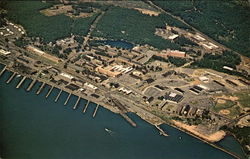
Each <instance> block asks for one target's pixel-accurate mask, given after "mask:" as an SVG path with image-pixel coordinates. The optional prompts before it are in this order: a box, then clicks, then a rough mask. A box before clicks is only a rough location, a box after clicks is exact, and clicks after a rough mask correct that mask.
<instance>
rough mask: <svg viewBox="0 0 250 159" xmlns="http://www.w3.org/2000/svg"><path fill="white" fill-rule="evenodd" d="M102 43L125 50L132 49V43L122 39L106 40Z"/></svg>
mask: <svg viewBox="0 0 250 159" xmlns="http://www.w3.org/2000/svg"><path fill="white" fill-rule="evenodd" d="M103 43H104V44H106V45H110V46H112V47H117V48H123V49H127V50H129V49H132V48H133V46H134V45H133V44H131V43H129V42H126V41H122V40H106V41H103Z"/></svg>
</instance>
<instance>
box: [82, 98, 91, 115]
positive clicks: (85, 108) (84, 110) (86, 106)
mask: <svg viewBox="0 0 250 159" xmlns="http://www.w3.org/2000/svg"><path fill="white" fill-rule="evenodd" d="M89 102H90V101H89V100H88V102H87V104H86V105H85V107H84V109H83V111H82V112H83V113H85V112H86V110H87V108H88V106H89Z"/></svg>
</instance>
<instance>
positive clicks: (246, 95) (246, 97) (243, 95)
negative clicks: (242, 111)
mask: <svg viewBox="0 0 250 159" xmlns="http://www.w3.org/2000/svg"><path fill="white" fill-rule="evenodd" d="M234 96H237V97H238V98H239V99H238V100H237V101H238V102H239V103H240V106H242V107H248V108H250V102H249V101H250V91H245V92H238V93H236V94H234Z"/></svg>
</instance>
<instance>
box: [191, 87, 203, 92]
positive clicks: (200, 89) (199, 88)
mask: <svg viewBox="0 0 250 159" xmlns="http://www.w3.org/2000/svg"><path fill="white" fill-rule="evenodd" d="M193 88H194V89H196V90H198V91H202V90H203V88H201V87H199V86H194V87H193Z"/></svg>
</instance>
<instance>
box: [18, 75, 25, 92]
mask: <svg viewBox="0 0 250 159" xmlns="http://www.w3.org/2000/svg"><path fill="white" fill-rule="evenodd" d="M25 79H26V76H23V78H22V79H21V80H20V82H19V83H18V84H17V86H16V88H17V89H18V88H20V87H21V85H22V84H23V82H24V81H25Z"/></svg>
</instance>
